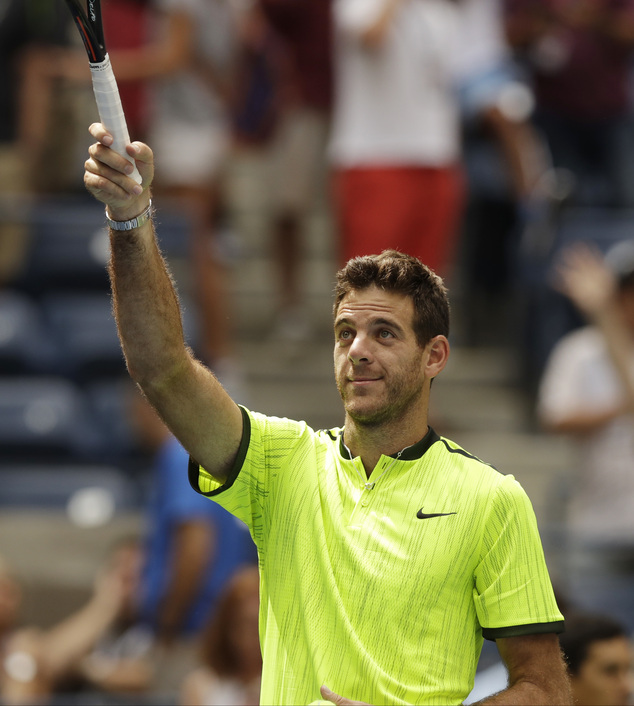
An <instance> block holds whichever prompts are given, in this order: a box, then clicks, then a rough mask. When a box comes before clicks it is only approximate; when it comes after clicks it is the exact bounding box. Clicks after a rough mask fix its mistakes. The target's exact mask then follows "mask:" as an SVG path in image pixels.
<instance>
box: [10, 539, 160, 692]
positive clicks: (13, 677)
mask: <svg viewBox="0 0 634 706" xmlns="http://www.w3.org/2000/svg"><path fill="white" fill-rule="evenodd" d="M131 546H132V545H130V544H129V543H124V544H121V545H118V546H116V547H115V548H114V550H113V552H112V554H111V555H110V556H109V557H108V559H107V561H106V562H105V564H104V566H103V568H102V570H101V571H99V573H98V575H97V577H96V580H95V585H94V590H93V593H92V595H91V597H90V599H89V600H88V602H87V603H86V604H85V605H84V606H83V607H82V608H80V609H79V610H77V611H76V612H75V613H73V614H71V615H70V616H69V617H67V618H65V619H64V620H62V621H61V622H59V623H58V624H56V625H54V626H53V627H52V628H50V629H48V630H42V629H40V628H37V627H18V626H17V622H18V614H19V609H20V604H21V591H20V586H19V583H18V582H17V580H16V579H15V577H13V576H12V575H11V573H10V571H9V570H8V568H7V567H6V566H5V565H1V566H0V630H1V631H2V632H1V633H0V638H1V641H0V655H1V657H2V663H1V669H0V699H1V700H2V703H6V704H14V703H35V702H39V703H41V702H46V701H47V700H48V699H49V698H50V697H51V696H52V695H53V694H55V693H58V694H59V693H64V692H65V691H66V690H67V689H68V688H70V685H73V688H77V684H78V681H77V680H78V678H79V679H80V681H82V682H83V677H82V674H83V675H84V676H86V675H88V673H91V679H90V680H89V682H88V683H89V684H90V685H91V686H90V688H91V689H92V688H95V687H97V685H99V687H97V688H100V687H102V686H103V687H105V686H106V683H108V681H109V683H110V685H111V686H114V683H115V678H116V675H117V674H118V669H119V667H121V666H123V665H124V662H125V663H126V665H125V666H126V668H127V666H129V662H127V659H126V660H124V659H123V658H122V657H123V655H122V654H120V655H119V657H118V658H117V659H116V660H114V659H111V660H110V661H109V663H108V669H107V673H106V671H104V669H103V667H104V662H103V661H102V662H101V664H100V669H96V663H93V665H92V669H90V668H88V669H87V670H86V671H84V669H85V667H87V662H86V660H87V659H89V655H91V653H92V655H93V657H94V656H96V655H97V653H96V652H93V650H95V648H96V646H97V644H98V642H99V641H100V640H101V639H105V638H106V636H107V635H110V636H114V635H115V634H117V636H118V637H119V638H121V637H122V636H123V635H124V633H127V634H128V635H130V633H129V632H128V631H129V630H130V628H131V625H132V622H133V620H134V618H133V615H131V613H130V608H131V607H132V606H133V605H134V603H133V601H134V597H135V596H136V589H137V587H138V586H137V576H138V561H137V558H138V555H137V549H136V545H134V548H133V549H132V552H130V551H129V549H130V547H131ZM130 560H131V561H130ZM137 644H138V641H137ZM144 644H145V646H146V647H147V646H149V640H145V642H144ZM144 653H145V651H144V650H143V652H139V651H137V652H136V653H135V655H134V661H133V664H134V666H133V669H132V672H133V673H134V681H132V680H128V681H127V682H121V683H120V684H119V686H123V685H124V684H125V689H124V690H127V688H128V687H132V684H134V690H136V691H139V690H141V689H142V688H145V687H146V686H148V684H149V679H150V675H151V669H150V667H149V664H146V663H144V662H143V665H144V666H143V668H142V667H141V665H142V654H144ZM129 656H130V655H129V653H127V654H126V655H125V657H126V658H127V657H129ZM137 669H140V670H141V671H140V672H137ZM83 683H85V682H83ZM106 690H108V691H109V690H110V688H106ZM112 690H113V691H116V690H117V689H116V688H113V689H112Z"/></svg>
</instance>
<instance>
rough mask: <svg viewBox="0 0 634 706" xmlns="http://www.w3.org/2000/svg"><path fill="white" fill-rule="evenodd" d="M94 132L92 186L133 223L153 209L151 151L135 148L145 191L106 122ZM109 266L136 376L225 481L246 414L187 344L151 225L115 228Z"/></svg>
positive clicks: (88, 179) (113, 211)
mask: <svg viewBox="0 0 634 706" xmlns="http://www.w3.org/2000/svg"><path fill="white" fill-rule="evenodd" d="M90 132H91V134H92V136H93V137H94V138H95V139H96V140H97V143H95V144H94V145H92V146H91V147H90V150H89V154H90V156H89V159H88V160H87V161H86V165H85V166H86V172H85V176H84V183H85V185H86V188H87V189H88V191H89V192H90V193H91V194H92V195H93V196H94V197H95V198H96V199H98V200H99V201H101V202H102V203H104V204H105V205H106V210H107V213H108V215H109V217H110V218H111V219H112V220H115V221H126V220H128V219H132V218H135V217H136V216H139V215H140V214H142V213H143V212H144V211H145V209H146V208H147V207H148V205H149V204H150V185H151V183H152V178H153V174H154V165H153V155H152V151H151V150H150V148H149V147H148V146H147V145H145V144H143V143H140V142H136V143H134V144H133V145H130V146H128V152H129V154H130V155H132V156H133V157H134V158H135V160H136V163H137V166H138V168H139V171H140V173H141V175H142V177H143V186H142V187H139V186H138V185H137V184H136V183H135V182H134V181H133V180H132V179H131V178H130V177H129V176H128V173H129V168H130V167H129V163H128V162H127V160H125V159H124V158H123V157H121V156H120V155H117V154H116V153H115V152H113V151H112V150H111V149H110V148H109V145H110V144H111V143H112V138H111V136H110V135H109V134H108V133H107V132H106V131H105V130H104V128H103V126H102V125H101V124H99V123H95V124H93V125H91V128H90ZM110 245H111V259H110V266H109V273H110V280H111V286H112V293H113V302H114V311H115V318H116V321H117V327H118V330H119V338H120V340H121V346H122V348H123V353H124V355H125V359H126V363H127V366H128V370H129V372H130V375H131V376H132V378H133V379H134V380H135V381H136V382H137V383H138V385H139V386H140V387H141V389H142V390H143V392H144V394H145V395H146V397H147V398H148V400H149V401H150V403H151V404H152V405H153V406H154V407H155V409H156V410H157V412H158V413H159V415H160V416H161V417H162V419H163V420H164V421H165V423H166V424H167V426H168V427H169V428H170V430H171V431H172V433H173V434H174V436H176V437H177V438H178V439H179V440H180V442H181V443H182V444H183V446H184V447H185V448H186V449H187V451H189V453H190V454H192V455H193V456H194V458H196V460H197V461H198V462H199V463H200V464H202V465H203V466H204V467H205V468H206V469H207V471H209V473H211V474H212V475H214V476H215V477H216V478H217V479H218V480H224V479H225V478H226V475H227V472H228V470H229V469H230V467H231V464H232V462H233V460H234V458H235V456H236V454H237V451H238V446H239V443H240V438H241V434H242V416H241V413H240V410H239V408H238V407H237V405H236V404H235V403H234V402H233V401H232V400H231V398H230V397H229V396H228V395H227V393H226V392H225V391H224V389H223V388H222V386H221V385H220V383H219V382H218V381H217V380H216V378H215V377H214V376H213V374H212V373H211V371H209V370H208V369H207V368H205V366H203V365H202V364H201V363H200V362H199V361H197V360H196V359H195V358H194V356H193V354H192V352H191V351H190V350H189V349H188V348H187V346H186V345H185V341H184V337H183V327H182V323H181V312H180V306H179V301H178V296H177V294H176V291H175V289H174V285H173V282H172V279H171V276H170V274H169V271H168V268H167V265H166V263H165V260H164V259H163V257H162V255H161V253H160V251H159V248H158V244H157V242H156V238H155V233H154V226H153V223H152V220H151V219H150V220H149V221H147V222H146V223H145V224H144V225H141V226H140V227H136V228H133V229H131V230H126V231H116V230H112V229H111V230H110Z"/></svg>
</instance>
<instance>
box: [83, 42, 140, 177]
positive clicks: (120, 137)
mask: <svg viewBox="0 0 634 706" xmlns="http://www.w3.org/2000/svg"><path fill="white" fill-rule="evenodd" d="M90 73H91V74H92V87H93V91H94V93H95V100H96V101H97V110H98V111H99V118H100V120H101V122H102V123H103V125H104V127H105V128H106V130H108V132H109V133H110V134H111V135H112V137H113V140H114V142H113V143H112V149H113V150H114V151H115V152H117V153H118V154H120V155H122V156H123V157H125V158H126V159H127V160H128V161H129V162H131V163H132V164H133V165H134V171H133V172H132V174H131V175H130V176H131V178H132V179H134V181H136V182H137V184H140V183H141V175H140V174H139V171H138V169H137V168H136V164H134V159H133V158H132V157H130V155H129V154H128V153H127V152H126V146H127V145H129V144H130V135H129V134H128V126H127V124H126V121H125V115H124V114H123V107H122V105H121V98H120V97H119V89H118V88H117V81H116V79H115V77H114V73H113V71H112V66H111V65H110V57H109V56H108V54H106V58H105V59H104V60H103V61H102V62H101V63H99V64H92V63H91V64H90Z"/></svg>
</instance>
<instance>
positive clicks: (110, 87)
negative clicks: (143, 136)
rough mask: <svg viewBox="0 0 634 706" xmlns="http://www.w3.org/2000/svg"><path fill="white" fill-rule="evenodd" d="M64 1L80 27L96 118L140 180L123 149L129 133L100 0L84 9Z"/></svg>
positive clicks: (77, 3)
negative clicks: (97, 112) (88, 64)
mask: <svg viewBox="0 0 634 706" xmlns="http://www.w3.org/2000/svg"><path fill="white" fill-rule="evenodd" d="M66 4H67V5H68V8H69V9H70V11H71V14H72V16H73V19H74V20H75V24H76V25H77V28H78V29H79V33H80V35H81V38H82V40H83V42H84V47H85V48H86V53H87V54H88V61H89V63H90V73H91V74H92V85H93V90H94V93H95V100H96V101H97V109H98V110H99V118H100V120H101V123H102V124H103V126H104V127H105V128H106V130H107V131H108V132H109V133H110V134H111V135H112V138H113V143H112V145H111V149H113V150H114V151H115V152H117V153H118V154H120V155H121V156H123V157H125V158H126V159H127V160H128V161H129V162H130V163H131V164H132V165H133V166H134V170H133V172H132V173H131V174H130V177H131V178H132V179H134V180H135V181H136V182H137V184H140V183H141V175H140V174H139V172H138V170H137V168H136V165H135V163H134V159H133V158H132V157H131V156H130V155H129V154H128V153H127V150H126V147H127V146H128V145H129V144H130V136H129V135H128V126H127V125H126V121H125V115H124V114H123V108H122V106H121V98H120V97H119V89H118V88H117V82H116V80H115V77H114V73H113V72H112V67H111V65H110V57H109V56H108V52H107V51H106V43H105V39H104V34H103V24H102V21H101V5H100V0H87V8H86V10H84V8H83V7H82V5H81V4H80V1H79V0H66Z"/></svg>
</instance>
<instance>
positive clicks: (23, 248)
mask: <svg viewBox="0 0 634 706" xmlns="http://www.w3.org/2000/svg"><path fill="white" fill-rule="evenodd" d="M69 21H70V15H69V13H68V11H67V10H66V8H65V7H64V5H63V3H48V2H44V3H42V2H40V3H37V2H36V0H4V2H2V3H1V4H0V86H1V87H2V90H0V287H2V286H5V285H7V284H11V283H12V282H13V281H14V280H15V279H16V278H17V277H18V276H19V275H20V273H21V268H22V264H23V262H24V258H25V256H26V254H27V251H28V243H29V237H28V236H29V234H28V228H27V227H26V225H25V222H26V215H27V213H28V206H29V196H30V194H31V192H32V190H33V188H34V187H35V186H36V185H37V184H38V181H37V180H36V179H35V177H39V178H40V179H42V178H44V177H45V176H46V175H47V174H48V170H47V169H46V164H45V163H44V162H40V163H39V165H38V166H39V171H38V172H37V173H33V172H30V171H29V164H28V149H29V146H28V145H27V144H26V143H25V141H24V139H23V129H24V126H23V124H22V121H23V119H25V118H26V117H30V116H25V115H24V114H23V113H22V112H21V108H20V106H21V102H22V100H23V99H24V90H25V87H24V84H25V83H27V84H28V85H29V86H30V85H31V78H32V76H33V69H34V67H35V62H34V60H37V59H36V57H39V56H40V55H42V53H44V54H49V55H50V52H51V51H55V49H57V48H59V47H60V46H63V45H65V43H66V30H67V28H68V24H69ZM33 96H34V97H36V98H38V99H39V100H45V101H48V99H49V98H50V94H48V93H46V94H43V95H42V94H41V93H39V94H38V93H34V94H33ZM57 136H58V140H56V145H55V147H57V148H59V147H60V146H62V149H60V150H59V154H58V155H57V156H58V159H56V160H54V161H55V163H56V178H57V180H58V181H59V180H61V172H60V171H59V170H60V169H61V164H60V161H59V158H60V157H61V158H63V157H64V154H63V151H64V150H63V147H64V135H63V133H62V132H61V131H58V132H57Z"/></svg>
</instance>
